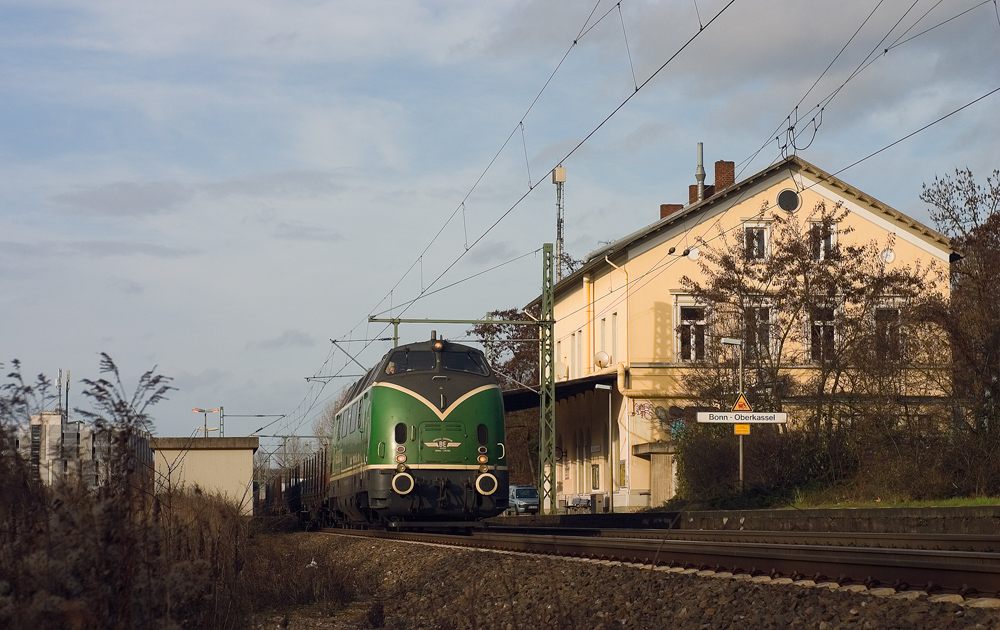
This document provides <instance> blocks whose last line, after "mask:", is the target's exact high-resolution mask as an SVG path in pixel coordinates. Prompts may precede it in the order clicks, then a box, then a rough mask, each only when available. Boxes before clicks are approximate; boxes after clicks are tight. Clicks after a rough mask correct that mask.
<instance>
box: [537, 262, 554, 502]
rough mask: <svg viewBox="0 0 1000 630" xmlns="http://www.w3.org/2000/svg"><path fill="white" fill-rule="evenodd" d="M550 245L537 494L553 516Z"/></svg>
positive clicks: (541, 331)
mask: <svg viewBox="0 0 1000 630" xmlns="http://www.w3.org/2000/svg"><path fill="white" fill-rule="evenodd" d="M552 262H553V261H552V243H545V245H544V246H543V247H542V312H541V318H540V319H539V322H538V324H539V325H538V337H539V340H540V343H539V344H538V345H539V374H538V376H539V379H540V380H541V383H540V385H541V387H540V389H539V396H538V408H539V412H540V417H539V424H538V490H539V491H540V492H541V495H542V496H541V506H540V507H541V509H542V510H544V511H545V512H547V513H549V514H554V513H555V512H556V507H557V505H556V372H555V362H556V350H555V296H554V292H553V287H554V285H555V283H554V282H553V269H552V268H553V264H552Z"/></svg>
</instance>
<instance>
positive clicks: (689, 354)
mask: <svg viewBox="0 0 1000 630" xmlns="http://www.w3.org/2000/svg"><path fill="white" fill-rule="evenodd" d="M677 333H678V335H679V336H680V339H679V341H680V343H679V345H680V351H681V356H680V360H681V361H697V360H699V359H704V358H705V309H704V308H703V307H694V306H682V307H681V322H680V325H679V326H678V327H677Z"/></svg>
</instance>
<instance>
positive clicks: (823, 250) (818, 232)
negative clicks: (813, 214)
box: [809, 223, 833, 260]
mask: <svg viewBox="0 0 1000 630" xmlns="http://www.w3.org/2000/svg"><path fill="white" fill-rule="evenodd" d="M832 251H833V228H832V227H831V226H830V225H827V224H825V223H814V224H813V226H812V227H811V228H809V254H810V258H812V259H813V260H826V259H827V258H829V257H830V252H832Z"/></svg>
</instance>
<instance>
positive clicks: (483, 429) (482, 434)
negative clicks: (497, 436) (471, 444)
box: [476, 424, 490, 446]
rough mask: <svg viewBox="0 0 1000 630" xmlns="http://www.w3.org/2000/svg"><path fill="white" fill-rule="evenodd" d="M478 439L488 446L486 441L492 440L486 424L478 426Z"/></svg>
mask: <svg viewBox="0 0 1000 630" xmlns="http://www.w3.org/2000/svg"><path fill="white" fill-rule="evenodd" d="M476 441H477V442H479V443H480V444H481V445H483V446H486V443H487V442H489V441H490V430H489V428H488V427H487V426H486V425H485V424H480V425H479V426H478V427H476Z"/></svg>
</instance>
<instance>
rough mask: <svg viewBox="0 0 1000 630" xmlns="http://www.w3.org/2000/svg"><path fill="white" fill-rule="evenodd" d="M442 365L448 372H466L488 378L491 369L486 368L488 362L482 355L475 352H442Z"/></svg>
mask: <svg viewBox="0 0 1000 630" xmlns="http://www.w3.org/2000/svg"><path fill="white" fill-rule="evenodd" d="M441 365H442V366H444V369H446V370H454V371H456V372H466V373H468V374H475V375H476V376H488V375H489V373H490V369H489V368H488V367H487V366H486V361H484V360H483V357H482V355H480V354H478V353H475V352H469V351H465V352H448V351H445V352H442V353H441Z"/></svg>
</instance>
